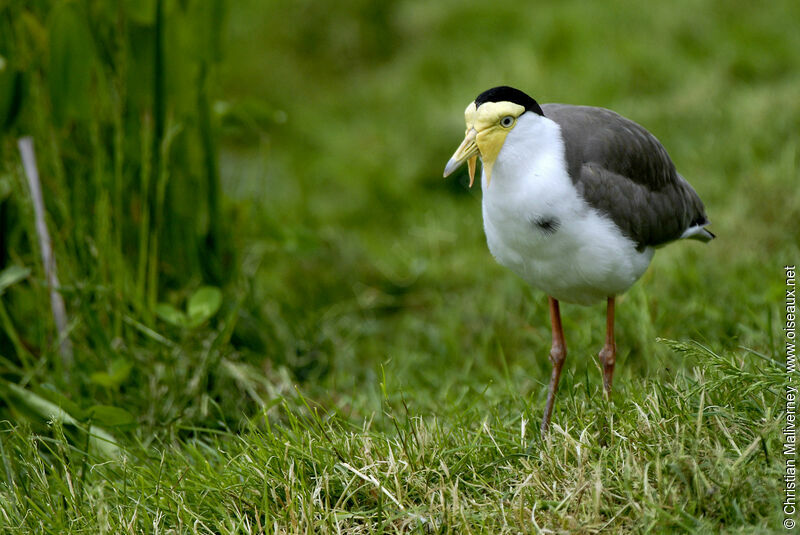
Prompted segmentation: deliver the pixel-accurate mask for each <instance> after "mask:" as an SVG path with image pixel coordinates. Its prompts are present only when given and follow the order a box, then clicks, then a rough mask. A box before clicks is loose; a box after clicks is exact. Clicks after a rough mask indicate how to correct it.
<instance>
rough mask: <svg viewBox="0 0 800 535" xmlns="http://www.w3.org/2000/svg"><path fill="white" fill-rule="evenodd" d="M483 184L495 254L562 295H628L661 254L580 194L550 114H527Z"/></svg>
mask: <svg viewBox="0 0 800 535" xmlns="http://www.w3.org/2000/svg"><path fill="white" fill-rule="evenodd" d="M481 183H482V189H483V224H484V230H485V232H486V241H487V243H488V245H489V250H490V251H491V253H492V255H494V257H495V258H496V259H497V261H498V262H499V263H500V264H502V265H503V266H506V267H508V268H509V269H511V270H512V271H514V272H515V273H517V274H518V275H519V276H520V277H522V278H523V279H525V280H526V281H527V282H528V283H529V284H531V285H532V286H534V287H536V288H538V289H540V290H542V291H543V292H545V293H547V294H548V295H551V296H552V297H554V298H556V299H558V300H563V301H567V302H573V303H580V304H589V303H591V302H594V301H598V300H601V299H605V298H606V297H608V296H613V295H617V294H620V293H622V292H624V291H625V290H627V289H628V288H629V287H630V286H631V285H632V284H633V283H634V282H636V280H637V279H638V278H639V277H640V276H641V275H642V273H644V271H645V270H646V269H647V266H648V265H649V263H650V259H651V258H652V257H653V249H652V248H649V247H648V248H645V250H644V251H641V252H640V251H637V250H636V245H635V243H634V242H633V241H632V240H630V239H629V238H627V237H625V236H624V235H623V234H622V233H621V232H620V231H619V229H618V228H617V227H616V225H614V223H613V222H612V221H611V219H610V218H608V217H607V216H605V215H603V214H601V213H599V212H598V211H596V210H595V209H593V208H592V207H590V206H589V205H588V204H587V203H586V202H585V201H584V200H583V199H582V198H581V197H580V196H579V195H578V192H577V191H576V190H575V188H574V187H573V185H572V181H571V179H570V178H569V175H568V174H567V168H566V162H565V159H564V145H563V140H562V137H561V131H560V128H559V126H558V125H557V124H556V123H555V122H553V121H551V120H549V119H547V118H544V117H541V116H539V115H535V114H533V113H525V114H524V115H522V116H521V117H520V118H519V120H518V121H517V124H516V126H515V127H514V129H513V130H512V131H511V132H509V134H508V136H507V137H506V140H505V143H504V144H503V148H502V149H501V150H500V153H499V155H498V157H497V160H496V162H495V164H494V170H493V172H492V180H491V184H490V185H488V186H487V184H486V177H485V175H484V176H483V177H482V180H481ZM537 221H538V222H542V221H549V222H552V223H553V228H550V229H547V228H545V229H543V228H542V227H540V226H539V225H537V223H536V222H537Z"/></svg>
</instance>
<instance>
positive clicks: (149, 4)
mask: <svg viewBox="0 0 800 535" xmlns="http://www.w3.org/2000/svg"><path fill="white" fill-rule="evenodd" d="M125 13H126V14H127V15H128V17H130V19H131V20H132V21H134V22H136V23H137V24H142V25H149V24H153V23H154V22H155V20H156V2H155V0H125Z"/></svg>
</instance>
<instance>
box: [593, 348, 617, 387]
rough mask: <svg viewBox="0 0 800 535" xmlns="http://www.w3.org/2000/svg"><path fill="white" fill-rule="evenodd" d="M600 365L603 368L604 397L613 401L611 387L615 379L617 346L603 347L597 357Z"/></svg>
mask: <svg viewBox="0 0 800 535" xmlns="http://www.w3.org/2000/svg"><path fill="white" fill-rule="evenodd" d="M597 357H598V358H599V359H600V364H602V366H603V395H604V396H605V398H606V399H611V386H612V382H613V379H614V364H616V362H617V346H616V344H609V343H606V345H604V346H603V349H601V350H600V353H599V354H598V355H597Z"/></svg>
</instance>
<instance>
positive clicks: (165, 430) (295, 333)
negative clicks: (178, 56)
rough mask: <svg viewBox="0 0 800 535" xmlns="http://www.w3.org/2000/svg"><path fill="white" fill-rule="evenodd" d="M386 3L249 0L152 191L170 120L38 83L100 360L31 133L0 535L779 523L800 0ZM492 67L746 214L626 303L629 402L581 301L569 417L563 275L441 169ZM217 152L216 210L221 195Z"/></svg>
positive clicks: (594, 312)
mask: <svg viewBox="0 0 800 535" xmlns="http://www.w3.org/2000/svg"><path fill="white" fill-rule="evenodd" d="M189 4H191V2H190V3H189ZM98 5H99V3H98ZM381 5H382V6H384V7H379V8H378V7H374V6H373V5H372V4H371V3H369V2H356V1H354V2H350V3H348V4H347V6H346V7H343V8H338V9H334V7H333V6H331V7H325V6H322V5H313V4H311V3H286V4H281V5H277V6H272V7H270V8H269V9H267V8H264V7H263V6H261V3H260V2H256V1H255V0H252V1H250V2H235V3H231V4H230V5H229V6H228V16H227V19H226V29H225V32H224V39H223V41H224V43H223V51H224V53H225V55H224V58H223V60H222V61H221V62H220V63H219V65H218V66H217V67H215V70H213V71H212V74H213V76H211V77H210V78H204V79H203V80H202V81H203V84H208V85H204V86H203V88H202V90H200V91H201V93H202V95H200V96H197V95H195V94H194V93H191V92H189V93H186V95H189V96H185V98H184V99H183V100H181V101H180V102H177V103H176V99H175V97H174V96H171V95H173V93H172V92H171V91H173V90H174V88H172V87H168V88H167V95H168V97H167V110H166V133H165V134H164V135H165V136H166V138H167V139H168V141H167V143H168V144H167V146H164V145H163V142H162V149H163V150H164V151H165V153H164V155H165V158H164V160H163V162H162V165H164V168H162V171H161V172H162V173H163V174H161V175H159V177H160V178H159V180H164V181H166V183H162V186H163V187H165V188H167V189H166V193H165V195H166V196H165V197H164V198H163V199H162V201H163V203H162V204H160V205H156V204H153V205H148V204H147V203H146V202H145V203H144V207H146V208H144V207H142V208H141V210H140V209H137V208H136V207H137V206H140V204H141V203H140V200H141V198H144V199H145V200H146V199H147V198H148V195H147V194H142V191H143V190H145V188H146V187H150V188H155V187H156V184H157V182H153V183H152V184H151V183H149V182H148V177H150V176H151V174H152V173H154V170H153V169H151V168H149V167H148V166H147V165H146V164H147V162H150V161H151V158H152V146H151V142H152V136H153V130H152V125H149V124H148V123H147V120H146V119H143V120H142V123H141V124H139V123H138V122H136V124H135V125H134V126H135V128H130V127H128V126H126V125H127V123H125V124H123V123H121V122H118V123H117V124H114V123H113V121H110V122H109V121H107V119H108V117H117V119H118V121H122V120H123V119H124V120H125V121H127V120H128V119H129V117H127V116H122V115H114V113H116V112H113V113H112V112H109V111H108V110H110V109H112V108H113V102H105V101H101V103H100V104H101V105H99V106H98V109H97V110H94V112H95V113H96V115H95V116H92V117H93V118H92V119H91V120H90V124H91V125H94V126H90V127H87V128H86V129H85V130H82V129H81V128H79V127H73V128H72V129H69V128H67V129H64V128H62V127H57V126H53V125H51V122H52V121H53V116H52V111H51V110H49V108H48V106H49V105H48V104H47V101H46V99H45V98H44V96H43V95H44V89H42V87H44V86H42V85H40V80H39V79H38V78H36V77H32V78H31V80H30V84H29V86H28V88H29V91H30V102H33V103H37V104H39V105H38V106H33V107H29V108H28V109H27V111H26V113H27V114H28V115H27V118H28V123H27V124H31V125H34V126H33V127H32V128H34V131H35V133H36V134H37V135H39V136H45V137H44V139H45V140H46V139H50V140H51V141H50V143H45V141H43V140H42V137H37V140H36V141H37V150H38V153H39V155H40V166H41V167H42V169H43V173H42V175H43V180H44V181H45V185H46V188H45V194H46V195H48V198H47V199H46V202H47V203H48V210H49V217H50V220H49V222H50V223H51V227H50V228H51V233H53V235H54V244H55V247H56V256H57V260H58V262H59V267H60V270H61V272H60V277H61V280H62V283H63V284H64V288H63V289H62V292H63V294H64V295H65V300H66V301H67V310H68V313H69V314H70V320H71V324H70V327H71V333H70V337H71V339H72V341H73V345H74V348H75V359H76V365H75V367H74V369H72V370H69V371H70V374H69V377H68V378H67V377H66V376H65V375H64V374H63V373H61V371H60V368H59V358H58V352H57V349H58V344H57V340H56V339H55V338H54V330H53V326H52V319H51V317H50V315H49V301H48V297H47V287H46V284H45V282H44V276H43V273H42V270H41V266H40V262H39V257H38V249H37V246H38V244H37V243H36V242H35V238H34V237H35V232H34V231H33V219H32V214H31V211H30V206H29V204H28V201H27V200H26V196H25V193H26V191H27V190H26V189H25V188H24V187H23V179H22V175H21V170H20V168H19V164H18V156H17V155H16V153H15V151H14V139H13V138H12V137H11V136H6V137H5V138H4V140H3V144H2V147H1V149H2V150H0V158H2V161H1V162H0V163H2V167H0V193H2V196H0V201H3V202H7V203H8V204H1V203H0V208H2V207H6V208H2V210H11V211H10V212H5V211H2V212H0V218H2V219H3V220H6V221H7V223H3V224H4V225H6V226H4V227H3V228H5V229H10V230H8V233H7V239H5V241H4V242H3V243H4V244H5V247H6V250H5V251H4V252H3V259H4V260H3V262H4V264H2V266H3V267H5V266H6V265H12V264H16V265H22V266H27V267H30V268H31V269H32V274H31V276H29V277H27V278H25V279H23V280H21V281H19V282H17V283H16V284H14V285H12V286H9V287H8V288H6V289H5V292H4V293H3V294H2V304H3V307H4V310H5V312H4V313H3V314H0V328H2V336H0V351H2V353H1V354H0V356H2V361H0V367H1V368H2V369H0V373H2V381H3V382H2V385H1V386H0V395H2V400H3V401H2V406H1V407H0V419H2V420H3V421H2V423H1V424H0V458H2V468H0V473H2V474H3V476H2V477H0V528H2V529H0V531H4V532H5V531H10V532H19V533H41V532H46V533H127V532H131V533H139V532H145V533H151V532H152V533H162V532H163V533H167V532H171V533H260V532H264V533H273V532H276V533H340V532H341V533H405V532H419V533H539V532H544V533H548V532H555V533H559V532H578V533H596V532H599V531H603V532H610V533H647V532H653V533H661V532H668V533H669V532H676V533H683V532H699V533H707V532H725V533H768V532H779V531H781V528H780V526H781V523H782V520H783V516H782V512H781V505H780V504H781V502H782V500H783V482H782V479H781V478H782V476H783V469H784V461H785V459H784V456H783V451H782V439H783V436H782V434H781V429H782V428H783V413H784V411H785V399H784V395H783V390H784V384H785V383H786V381H787V378H786V376H785V372H784V368H783V367H782V364H781V363H782V362H783V353H782V351H783V341H784V339H783V331H782V328H783V319H784V318H783V295H784V278H783V266H784V265H785V264H787V263H795V264H797V263H799V262H800V244H799V243H798V237H797V231H796V229H797V215H798V214H800V190H798V189H797V183H796V181H797V170H798V168H799V167H800V166H799V164H800V158H798V149H799V148H800V100H798V99H797V88H798V87H800V74H798V73H800V57H799V56H798V55H797V54H796V51H797V50H798V49H800V34H798V32H797V31H796V29H795V28H794V26H793V24H794V21H796V20H798V18H799V17H800V12H798V8H797V6H796V5H795V3H793V2H788V1H787V2H777V3H772V4H770V5H769V7H764V8H762V9H759V10H757V11H752V10H751V8H750V7H749V6H747V5H745V4H737V3H719V2H712V1H704V2H689V1H679V2H677V3H670V4H663V5H661V4H658V5H652V6H648V8H647V9H646V10H644V9H642V8H641V5H640V4H639V3H635V2H629V1H627V0H618V1H616V2H613V3H612V4H608V3H606V4H587V3H582V2H576V1H567V2H560V3H552V4H543V5H540V6H537V7H536V8H535V9H533V8H531V9H529V10H524V11H521V9H520V8H519V7H518V6H517V4H514V3H510V2H509V3H500V4H499V5H497V6H495V5H492V6H491V7H489V6H488V4H485V5H484V4H481V3H466V4H465V3H464V2H443V3H437V4H425V3H421V2H397V3H385V4H381ZM167 6H168V10H167V13H166V16H167V18H166V20H167V24H169V23H170V21H171V20H173V19H171V18H170V17H172V16H174V15H175V11H174V10H176V9H177V8H176V7H175V6H174V5H172V4H170V3H167ZM170 6H171V7H170ZM0 7H4V5H3V3H2V2H0ZM0 22H2V23H3V24H5V22H3V21H0ZM101 33H102V32H101ZM170 39H171V38H168V39H167V44H168V45H169V43H172V41H171V40H170ZM30 46H35V44H33V45H30ZM112 51H116V52H117V53H119V54H120V55H124V53H123V52H124V50H122V51H121V52H120V51H119V50H117V49H116V48H112ZM0 52H2V51H0ZM98 53H100V52H98ZM168 54H169V51H168ZM170 61H171V60H170V56H168V57H167V65H171V64H170ZM123 63H124V62H123ZM134 67H135V65H133V64H131V66H130V68H134ZM168 72H172V71H170V70H169V69H168ZM114 75H115V73H114V72H112V73H110V74H107V76H108V77H109V79H110V80H114V78H113V76H114ZM45 78H46V77H45ZM189 80H191V81H192V82H194V81H196V79H195V78H193V77H189ZM134 82H135V81H131V82H130V83H131V84H134ZM109 83H110V82H109ZM499 83H508V84H510V85H515V86H517V87H520V88H522V89H524V90H526V91H528V92H530V93H531V94H532V95H533V96H534V97H536V98H538V99H539V100H540V101H541V102H551V101H561V102H569V103H581V104H592V105H599V106H605V107H609V108H612V109H615V110H617V111H619V112H620V113H622V114H623V115H626V116H628V117H630V118H632V119H634V120H636V121H637V122H639V123H641V124H643V125H645V126H646V127H647V128H648V129H650V130H651V131H652V132H653V133H655V134H656V135H657V136H658V137H659V139H660V140H661V141H662V142H663V143H664V145H665V146H666V147H667V149H668V150H669V152H670V154H671V156H672V157H673V160H674V161H675V162H676V165H677V167H678V169H679V171H680V172H681V174H682V175H683V176H685V177H686V178H687V179H688V180H689V181H690V182H691V183H692V184H693V185H694V186H695V188H696V189H697V190H698V192H699V193H700V195H701V196H702V198H703V199H704V201H705V203H706V207H707V211H708V214H709V217H710V218H711V220H712V222H713V226H712V230H713V231H714V232H715V233H716V234H717V236H718V239H717V240H715V241H713V242H711V243H710V244H708V245H702V244H699V243H679V244H674V245H670V246H669V247H666V248H664V249H662V250H659V251H658V253H657V254H656V256H655V259H654V262H653V264H652V266H651V267H650V269H649V270H648V272H647V273H646V274H645V276H644V277H643V278H642V280H641V281H640V282H638V283H637V284H636V285H635V286H634V287H633V288H632V289H631V291H629V292H628V293H627V294H626V295H624V296H622V297H621V298H620V299H619V304H618V308H617V313H618V314H617V337H618V338H617V344H618V349H619V355H618V359H617V373H616V375H615V394H614V397H613V399H612V401H611V402H606V401H604V400H603V397H602V395H601V385H602V381H601V377H600V373H599V370H598V366H597V364H596V360H595V355H596V354H597V352H598V350H599V349H600V347H601V346H602V342H603V327H604V307H603V305H602V304H597V305H595V306H591V307H579V306H571V305H565V306H563V307H562V314H563V317H564V327H565V332H566V337H567V346H568V351H569V353H568V356H567V363H566V366H565V373H564V376H563V377H562V383H561V387H560V390H559V395H558V398H557V401H556V407H555V412H554V414H553V423H554V427H553V432H552V434H551V436H550V437H549V439H548V440H546V441H543V440H542V439H541V437H540V436H539V433H538V424H539V421H540V419H541V414H542V408H543V405H544V398H545V394H546V387H547V385H546V382H547V380H548V378H549V362H548V360H547V353H548V351H549V343H550V332H549V325H548V317H547V308H546V299H545V296H544V295H542V294H540V293H538V292H535V291H533V290H531V289H529V288H527V287H526V285H525V283H524V282H522V281H521V280H519V279H518V278H516V277H515V276H514V275H513V274H511V273H510V272H508V271H507V270H505V269H503V268H502V267H500V266H498V265H496V264H495V262H494V261H493V259H492V258H491V256H490V254H489V253H488V251H487V249H486V245H485V241H484V237H483V233H482V222H481V214H480V192H479V191H475V190H468V189H467V188H466V187H465V182H466V177H465V176H464V173H463V172H462V173H461V174H459V175H458V176H456V177H453V178H451V179H449V180H448V181H444V180H442V179H441V171H442V169H443V166H444V164H445V163H446V161H447V159H448V158H449V156H450V155H451V154H452V152H453V150H454V149H455V148H456V146H457V145H458V143H459V142H460V141H461V135H462V133H463V118H462V112H463V109H464V107H465V106H466V104H467V103H468V102H469V101H470V100H471V99H473V98H474V97H475V96H476V95H477V93H478V92H480V91H482V90H483V89H486V88H488V87H490V86H492V85H496V84H499ZM191 85H192V83H188V86H191ZM128 90H129V91H133V85H131V86H129V87H128ZM186 91H190V90H189V89H187V90H186ZM206 92H207V93H206ZM203 99H207V100H208V101H209V102H210V107H211V109H212V110H213V111H214V113H215V115H214V116H213V118H209V117H205V118H203V117H202V110H203V109H204V104H203ZM187 102H188V103H191V106H194V103H198V107H199V109H200V110H201V113H200V115H199V116H198V117H200V118H197V117H194V116H192V115H186V113H185V112H184V111H181V110H182V106H187V105H188V104H186V103H187ZM209 102H206V104H209ZM112 111H113V110H112ZM104 113H108V114H110V115H103V114H104ZM137 121H138V119H137ZM196 121H197V122H196ZM199 123H202V124H199ZM198 125H199V126H198ZM212 128H213V129H214V131H213V132H211V129H212ZM93 129H94V130H93ZM92 132H94V133H92ZM109 132H110V133H111V134H109V136H106V133H109ZM198 132H199V133H198ZM17 133H18V134H21V132H17ZM112 134H113V135H112ZM114 135H116V136H120V139H122V140H123V141H120V142H119V143H117V145H114V147H116V148H115V149H114V150H108V151H103V150H102V149H100V148H98V147H101V146H102V144H103V142H104V140H105V139H106V137H108V139H111V140H113V139H114ZM48 136H49V137H48ZM92 136H95V137H92ZM170 136H173V137H170ZM215 143H216V145H214V144H215ZM212 145H213V146H212ZM214 150H218V151H219V164H220V170H219V172H220V176H221V180H222V189H223V193H224V195H225V197H224V201H225V202H224V203H223V206H222V209H221V210H222V211H221V214H222V215H221V217H223V218H224V225H222V226H221V227H213V225H212V226H210V225H209V223H208V221H207V219H208V217H209V212H210V213H214V212H213V210H212V209H216V208H213V206H209V207H207V208H201V207H202V206H204V205H203V202H201V199H203V198H204V195H205V194H206V193H208V191H206V186H200V187H198V188H195V187H194V186H193V185H194V184H204V183H205V182H204V181H205V180H206V178H204V177H213V176H214V169H213V166H214V154H213V152H214ZM198 151H200V152H202V155H201V156H199V157H195V156H196V155H197V154H198ZM137 155H140V157H139V156H137ZM137 158H139V159H140V160H141V161H142V162H145V165H143V166H142V167H139V166H137V165H136V164H135V163H133V162H135V161H139V160H137ZM81 173H85V175H83V174H81ZM155 173H156V175H158V172H155ZM76 177H77V178H76ZM81 178H85V181H83V182H82V181H81ZM209 180H210V183H213V180H211V178H209ZM172 187H175V188H176V190H174V191H173V190H170V189H169V188H172ZM209 187H210V186H209ZM81 188H82V189H81ZM115 188H119V189H115ZM153 191H154V190H153V189H151V190H150V193H149V194H150V195H152V194H153ZM140 196H141V197H140ZM137 203H139V204H137ZM211 204H213V203H211ZM9 206H10V208H8V207H9ZM121 206H122V207H124V208H125V210H122V211H120V210H118V208H119V207H121ZM147 210H153V212H152V213H148V212H147ZM9 213H10V214H11V215H7V214H9ZM143 213H147V214H148V215H147V217H148V218H153V221H156V220H157V221H158V225H159V228H160V230H159V233H158V235H157V236H158V240H160V241H158V242H156V245H152V244H151V245H150V246H148V245H147V243H145V244H144V245H140V242H139V240H140V239H141V238H147V237H149V235H147V234H146V233H142V232H139V230H140V229H143V228H147V227H148V225H149V224H150V223H147V222H144V223H143V222H142V220H141V215H142V214H143ZM4 214H5V215H4ZM12 216H13V217H12ZM118 218H119V220H124V224H122V223H118ZM125 218H129V219H130V220H128V219H125ZM8 222H13V225H12V224H11V223H8ZM9 225H10V226H9ZM212 227H213V231H212V230H210V229H211V228H212ZM211 233H215V235H216V236H220V235H224V233H227V234H226V236H227V239H226V240H225V246H226V247H229V248H230V250H231V251H233V252H232V253H231V255H232V256H231V258H232V259H233V261H232V262H233V266H232V267H230V268H229V270H228V272H227V273H226V274H225V275H226V276H225V277H222V278H221V277H220V276H219V273H218V272H217V271H215V269H219V267H217V268H214V269H210V268H207V267H203V266H205V264H206V263H207V258H205V257H204V256H211V253H210V249H209V250H204V249H203V248H202V246H198V245H195V242H193V241H191V240H193V239H195V238H196V237H198V236H199V237H201V238H202V239H198V241H197V242H196V243H200V244H202V243H206V242H205V241H203V240H204V239H205V237H206V236H208V235H210V234H211ZM187 236H188V237H189V238H187ZM159 244H160V255H158V256H153V255H150V256H148V254H149V253H147V251H148V250H150V251H151V252H152V248H153V247H156V248H158V247H159ZM216 245H217V249H215V250H217V251H219V247H218V246H219V243H217V244H216ZM148 248H149V249H148ZM142 251H145V253H142ZM193 251H194V252H193ZM229 261H230V260H229ZM154 270H155V271H154ZM140 272H142V273H144V274H143V275H141V276H140V275H139V274H140ZM203 284H214V285H217V286H220V287H221V288H222V290H223V296H224V297H223V302H222V307H221V308H220V310H219V311H218V312H216V313H215V314H214V315H213V317H211V318H210V319H209V320H207V321H205V322H203V323H202V325H200V326H199V327H194V328H189V327H185V326H180V325H174V324H171V323H169V322H165V321H163V320H162V319H160V318H159V317H157V316H156V314H157V311H156V309H155V308H154V306H153V305H154V303H155V302H161V303H170V304H171V305H173V306H174V307H176V308H178V309H180V310H184V309H185V307H186V302H187V300H189V299H190V297H191V296H192V295H193V294H194V292H195V290H196V289H197V288H198V287H199V286H201V285H203ZM55 407H61V408H62V409H63V412H61V413H56V412H54V411H55V409H54V408H55ZM120 409H121V411H120ZM90 426H91V428H90V429H88V431H89V432H88V433H87V432H86V431H87V428H89V427H90Z"/></svg>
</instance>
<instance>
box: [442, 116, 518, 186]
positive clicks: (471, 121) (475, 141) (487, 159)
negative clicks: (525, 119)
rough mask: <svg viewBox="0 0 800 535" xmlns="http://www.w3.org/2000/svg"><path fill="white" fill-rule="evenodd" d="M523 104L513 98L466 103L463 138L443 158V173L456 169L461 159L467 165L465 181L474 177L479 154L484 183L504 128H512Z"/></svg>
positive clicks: (488, 180) (504, 136)
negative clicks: (453, 151) (444, 161)
mask: <svg viewBox="0 0 800 535" xmlns="http://www.w3.org/2000/svg"><path fill="white" fill-rule="evenodd" d="M524 111H525V108H524V107H522V106H520V105H519V104H515V103H513V102H505V101H504V102H484V103H483V104H481V105H480V107H476V106H475V103H474V102H472V103H470V105H469V106H467V109H466V110H465V111H464V119H465V122H466V123H467V131H466V134H465V136H464V141H462V142H461V145H460V146H459V147H458V149H456V152H455V153H454V154H453V157H452V158H450V161H449V162H447V166H446V167H445V170H444V176H448V175H449V174H451V173H452V172H453V171H455V170H456V169H458V168H459V167H460V166H461V165H462V164H463V163H464V162H465V161H466V162H468V166H469V185H470V187H472V183H473V181H474V179H475V159H476V157H477V156H479V155H480V157H481V162H483V172H484V174H485V175H486V185H487V186H488V185H489V183H490V182H491V180H492V167H493V166H494V162H495V160H496V159H497V155H498V154H500V149H501V148H503V143H504V142H505V140H506V136H507V135H508V132H510V131H511V129H512V128H514V125H515V124H516V120H517V118H518V117H519V116H520V115H522V113H523V112H524Z"/></svg>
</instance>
